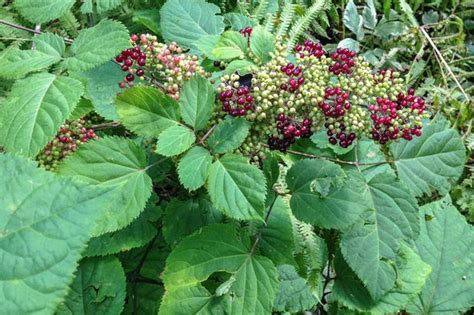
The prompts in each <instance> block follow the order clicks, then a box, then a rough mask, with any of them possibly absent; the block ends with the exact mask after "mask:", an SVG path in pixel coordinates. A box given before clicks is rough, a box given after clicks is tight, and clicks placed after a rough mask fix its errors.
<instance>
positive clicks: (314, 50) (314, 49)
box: [295, 40, 326, 58]
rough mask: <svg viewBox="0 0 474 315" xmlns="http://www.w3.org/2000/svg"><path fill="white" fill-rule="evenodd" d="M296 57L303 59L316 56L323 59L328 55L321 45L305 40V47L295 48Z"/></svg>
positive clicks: (297, 46)
mask: <svg viewBox="0 0 474 315" xmlns="http://www.w3.org/2000/svg"><path fill="white" fill-rule="evenodd" d="M295 52H296V57H298V58H303V57H305V56H314V57H316V58H321V57H322V56H324V55H325V54H326V52H325V51H324V49H323V46H322V45H321V44H320V43H315V42H312V41H310V40H305V41H304V44H303V45H300V44H297V45H296V46H295Z"/></svg>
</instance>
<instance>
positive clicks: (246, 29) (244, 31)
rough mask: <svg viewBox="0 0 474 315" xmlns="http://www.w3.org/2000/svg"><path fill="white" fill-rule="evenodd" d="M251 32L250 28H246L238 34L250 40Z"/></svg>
mask: <svg viewBox="0 0 474 315" xmlns="http://www.w3.org/2000/svg"><path fill="white" fill-rule="evenodd" d="M252 31H253V29H252V28H251V27H250V26H247V27H244V28H243V29H241V30H240V34H242V35H243V36H244V37H248V38H250V36H252Z"/></svg>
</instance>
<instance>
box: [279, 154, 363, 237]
mask: <svg viewBox="0 0 474 315" xmlns="http://www.w3.org/2000/svg"><path fill="white" fill-rule="evenodd" d="M286 180H287V183H288V188H289V189H290V190H291V192H292V196H291V200H290V205H291V209H292V211H293V213H294V215H295V216H296V217H297V218H298V219H299V220H302V221H305V222H308V223H311V224H315V225H318V226H321V227H324V228H336V229H344V228H346V227H348V226H349V225H351V224H352V223H354V222H356V221H357V220H358V219H359V217H360V215H361V214H362V212H364V210H366V209H368V205H367V200H366V199H367V198H365V195H366V194H365V193H364V192H365V189H366V188H365V186H364V181H363V180H362V179H361V178H360V176H356V175H355V174H354V175H351V176H347V175H346V174H345V173H344V171H343V170H342V168H341V167H340V166H338V165H337V164H335V163H332V162H329V161H325V160H316V159H313V160H310V159H307V160H301V161H299V162H297V163H295V164H294V165H293V167H292V168H291V169H290V170H289V171H288V175H287V177H286Z"/></svg>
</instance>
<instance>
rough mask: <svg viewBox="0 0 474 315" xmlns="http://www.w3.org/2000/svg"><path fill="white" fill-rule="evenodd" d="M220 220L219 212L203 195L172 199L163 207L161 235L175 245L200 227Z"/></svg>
mask: <svg viewBox="0 0 474 315" xmlns="http://www.w3.org/2000/svg"><path fill="white" fill-rule="evenodd" d="M221 221H222V215H221V213H220V212H219V211H218V210H217V209H216V208H214V207H213V206H212V204H211V202H210V201H209V200H207V199H205V198H203V197H198V198H190V199H187V200H184V201H182V200H178V199H173V200H171V201H170V203H169V204H168V206H167V207H166V209H165V215H164V217H163V237H164V238H165V240H166V242H167V243H168V244H169V245H171V246H175V245H176V243H178V242H179V241H181V240H182V239H183V238H184V237H186V236H188V235H190V234H192V233H193V232H195V231H197V230H198V229H200V228H201V227H203V226H206V225H209V224H212V223H219V222H221Z"/></svg>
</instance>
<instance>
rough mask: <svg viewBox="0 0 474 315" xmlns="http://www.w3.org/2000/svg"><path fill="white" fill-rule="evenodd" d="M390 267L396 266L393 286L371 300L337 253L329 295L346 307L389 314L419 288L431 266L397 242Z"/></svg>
mask: <svg viewBox="0 0 474 315" xmlns="http://www.w3.org/2000/svg"><path fill="white" fill-rule="evenodd" d="M394 267H396V268H397V281H396V283H395V286H394V287H393V288H392V289H391V290H390V291H388V292H387V293H386V294H385V295H384V296H382V297H381V299H380V300H379V301H378V302H375V301H374V300H373V299H372V297H371V296H370V294H369V292H368V291H367V288H366V287H364V285H363V283H362V282H361V281H360V280H359V278H357V275H356V274H355V273H354V272H353V271H352V270H351V269H350V267H349V265H348V264H347V263H346V262H345V261H344V260H343V259H342V257H341V255H337V257H336V259H335V269H336V272H337V278H336V281H335V283H334V286H333V291H332V296H331V299H332V300H337V301H338V302H339V303H341V304H342V305H345V306H347V307H349V308H350V309H356V310H359V311H365V312H370V313H372V314H392V313H396V312H397V311H399V310H401V309H404V308H405V306H406V305H407V304H408V303H409V302H410V300H412V299H413V298H414V297H416V295H417V294H418V293H419V292H420V290H421V289H422V287H423V285H424V284H425V281H426V279H427V278H428V275H429V273H430V271H431V268H430V266H429V265H428V264H426V263H425V262H423V261H422V260H421V258H420V257H419V256H418V255H417V254H416V253H415V251H414V250H413V249H411V248H410V247H408V246H407V245H405V244H402V245H401V246H400V251H399V253H398V256H397V260H396V263H395V265H394ZM415 314H416V313H415Z"/></svg>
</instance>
